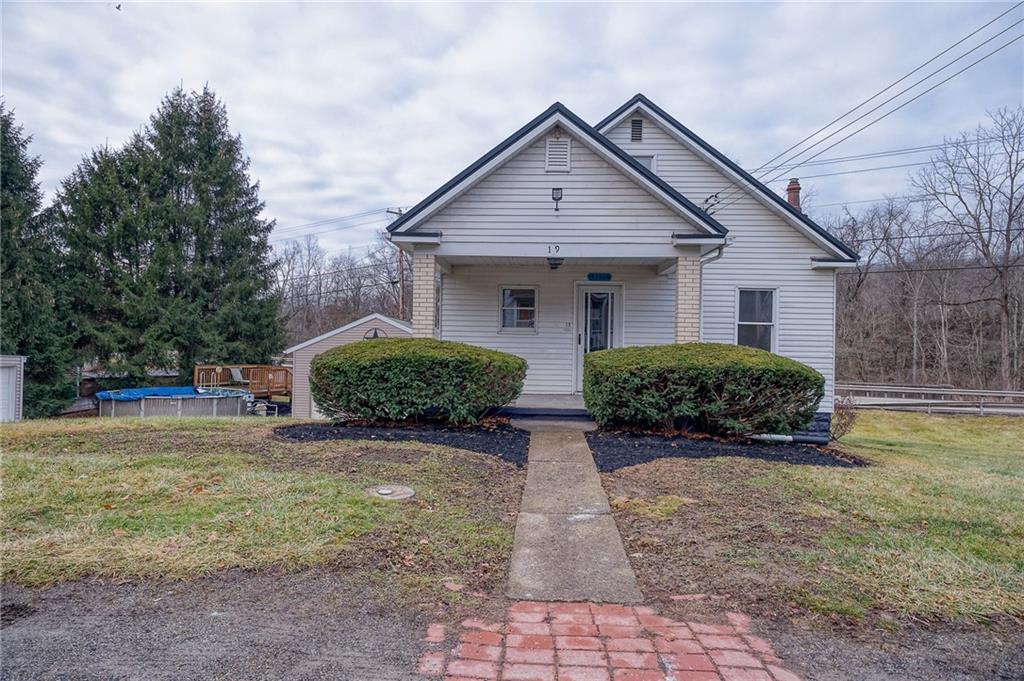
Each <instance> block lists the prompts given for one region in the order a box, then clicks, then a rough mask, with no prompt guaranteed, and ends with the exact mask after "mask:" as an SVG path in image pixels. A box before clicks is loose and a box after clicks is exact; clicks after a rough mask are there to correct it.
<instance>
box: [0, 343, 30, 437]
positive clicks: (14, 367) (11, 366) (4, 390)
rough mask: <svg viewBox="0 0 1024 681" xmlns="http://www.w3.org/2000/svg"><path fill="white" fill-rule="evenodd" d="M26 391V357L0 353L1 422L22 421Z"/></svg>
mask: <svg viewBox="0 0 1024 681" xmlns="http://www.w3.org/2000/svg"><path fill="white" fill-rule="evenodd" d="M24 393H25V358H24V357H22V356H21V355H0V422H3V421H20V420H21V413H22V412H21V407H22V400H23V399H24Z"/></svg>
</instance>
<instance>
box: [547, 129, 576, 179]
mask: <svg viewBox="0 0 1024 681" xmlns="http://www.w3.org/2000/svg"><path fill="white" fill-rule="evenodd" d="M571 159H572V140H571V139H569V138H568V137H549V138H548V140H547V147H546V149H545V154H544V170H545V171H546V172H549V173H567V172H569V170H570V169H571V163H572V161H571Z"/></svg>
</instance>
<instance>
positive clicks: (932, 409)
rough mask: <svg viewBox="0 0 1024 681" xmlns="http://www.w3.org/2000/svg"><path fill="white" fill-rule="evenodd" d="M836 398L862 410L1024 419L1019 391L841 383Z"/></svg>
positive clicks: (1023, 395)
mask: <svg viewBox="0 0 1024 681" xmlns="http://www.w3.org/2000/svg"><path fill="white" fill-rule="evenodd" d="M836 394H837V395H841V396H848V397H850V398H852V399H853V402H854V406H856V407H857V408H860V409H891V410H894V411H923V412H926V413H928V414H964V413H972V414H973V413H977V414H978V415H980V416H984V415H986V414H999V415H1006V416H1011V415H1012V416H1017V415H1019V416H1024V392H1021V391H1015V390H975V389H970V388H965V389H961V388H950V387H946V386H913V385H884V384H874V383H841V384H837V385H836Z"/></svg>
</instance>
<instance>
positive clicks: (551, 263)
mask: <svg viewBox="0 0 1024 681" xmlns="http://www.w3.org/2000/svg"><path fill="white" fill-rule="evenodd" d="M563 262H565V258H548V267H550V268H551V269H553V270H557V269H558V268H559V267H561V266H562V263H563Z"/></svg>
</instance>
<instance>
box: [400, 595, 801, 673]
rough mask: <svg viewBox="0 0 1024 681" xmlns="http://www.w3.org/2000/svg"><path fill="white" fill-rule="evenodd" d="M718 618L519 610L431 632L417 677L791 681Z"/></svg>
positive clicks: (584, 606)
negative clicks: (697, 619)
mask: <svg viewBox="0 0 1024 681" xmlns="http://www.w3.org/2000/svg"><path fill="white" fill-rule="evenodd" d="M727 618H728V620H729V624H705V623H701V622H692V621H677V620H673V619H670V618H667V617H661V616H659V615H657V614H656V613H655V612H654V610H652V609H651V608H649V607H646V606H628V605H599V604H594V603H553V602H550V603H549V602H537V601H519V602H516V603H513V604H512V606H511V607H509V609H508V619H507V621H506V622H483V621H480V620H465V621H463V622H462V626H461V627H460V628H459V629H458V631H456V632H448V631H447V629H446V628H445V627H444V626H443V625H441V624H432V625H431V626H430V628H429V629H428V632H427V636H426V637H425V638H424V641H426V642H427V643H428V645H429V646H430V650H428V651H427V652H425V653H424V654H423V656H422V657H421V658H420V660H419V668H418V671H419V673H420V675H422V676H423V677H425V678H429V679H432V680H440V679H443V680H444V681H480V680H481V679H487V680H491V681H497V680H498V679H501V680H502V681H800V680H799V677H798V676H797V675H796V674H793V673H792V672H790V671H788V670H786V669H785V668H784V667H783V666H781V660H780V659H779V658H778V656H777V655H776V654H775V652H774V651H773V650H772V647H771V645H770V644H769V643H768V642H767V641H765V640H763V639H761V638H758V637H757V636H754V635H752V634H751V633H750V631H749V630H748V626H749V623H750V619H749V618H748V617H746V616H745V615H742V614H740V613H728V615H727ZM456 636H457V637H458V641H457V643H455V645H454V647H451V643H452V639H454V638H455V637H456Z"/></svg>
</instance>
